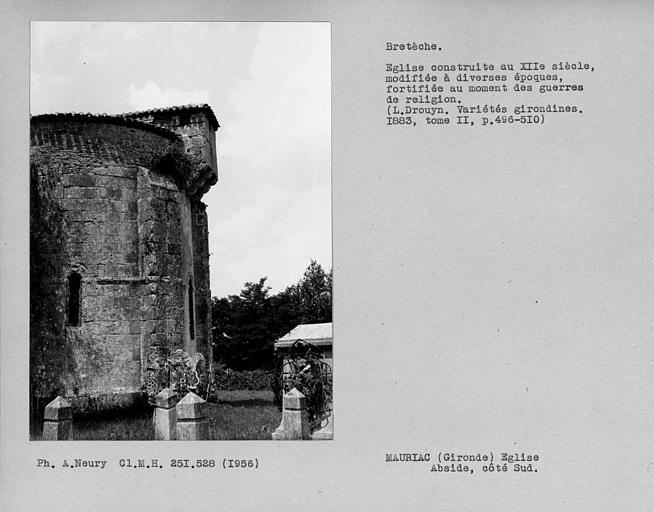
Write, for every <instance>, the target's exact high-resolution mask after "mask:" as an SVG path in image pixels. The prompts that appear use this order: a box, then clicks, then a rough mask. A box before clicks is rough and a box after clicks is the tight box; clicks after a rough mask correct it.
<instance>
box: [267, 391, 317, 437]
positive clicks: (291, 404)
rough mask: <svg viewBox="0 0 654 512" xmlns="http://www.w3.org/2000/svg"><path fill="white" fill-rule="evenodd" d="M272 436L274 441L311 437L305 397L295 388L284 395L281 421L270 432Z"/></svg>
mask: <svg viewBox="0 0 654 512" xmlns="http://www.w3.org/2000/svg"><path fill="white" fill-rule="evenodd" d="M272 438H273V439H274V440H276V441H283V440H289V441H290V440H296V439H310V438H311V433H310V430H309V415H308V413H307V399H306V397H305V396H304V395H303V394H302V393H301V392H300V391H298V390H297V388H293V389H291V390H290V391H289V392H288V393H286V394H285V395H284V401H283V410H282V422H281V423H280V424H279V427H277V429H276V430H275V431H274V432H273V433H272Z"/></svg>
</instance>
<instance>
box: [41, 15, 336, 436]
mask: <svg viewBox="0 0 654 512" xmlns="http://www.w3.org/2000/svg"><path fill="white" fill-rule="evenodd" d="M30 50H31V58H30V438H31V439H33V440H64V439H65V440H71V439H72V440H117V441H126V440H140V441H144V440H236V439H239V440H251V439H255V440H291V439H297V440H309V439H314V440H318V439H319V440H329V439H332V438H333V414H332V391H331V390H332V360H333V359H332V338H333V336H332V268H331V186H330V180H331V168H330V158H331V154H330V150H331V148H330V136H331V133H330V115H331V110H330V91H331V84H330V64H331V59H330V25H329V23H256V22H252V23H220V22H216V23H210V22H207V23H201V22H198V23H191V22H187V23H185V22H168V23H165V22H164V23H147V22H142V23H138V22H137V23H135V22H132V23H130V22H34V23H32V24H31V46H30ZM226 50H227V51H226Z"/></svg>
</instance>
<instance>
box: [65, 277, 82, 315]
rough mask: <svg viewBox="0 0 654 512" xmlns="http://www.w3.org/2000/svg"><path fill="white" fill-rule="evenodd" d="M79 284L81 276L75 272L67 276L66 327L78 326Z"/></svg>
mask: <svg viewBox="0 0 654 512" xmlns="http://www.w3.org/2000/svg"><path fill="white" fill-rule="evenodd" d="M81 284H82V276H80V275H79V274H78V273H77V272H73V273H72V274H70V275H69V276H68V325H79V310H80V307H79V306H80V288H81Z"/></svg>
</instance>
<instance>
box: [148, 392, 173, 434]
mask: <svg viewBox="0 0 654 512" xmlns="http://www.w3.org/2000/svg"><path fill="white" fill-rule="evenodd" d="M177 400H178V396H177V394H176V393H175V392H174V391H173V390H172V389H170V388H164V389H162V390H161V392H160V393H159V394H158V395H157V397H156V399H155V406H156V407H155V409H154V417H153V422H154V438H155V440H157V441H171V440H174V439H176V437H177V409H176V408H175V406H176V405H177Z"/></svg>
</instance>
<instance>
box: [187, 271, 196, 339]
mask: <svg viewBox="0 0 654 512" xmlns="http://www.w3.org/2000/svg"><path fill="white" fill-rule="evenodd" d="M188 329H189V333H190V334H191V339H192V340H193V339H195V304H194V301H193V281H192V280H191V279H189V280H188Z"/></svg>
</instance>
